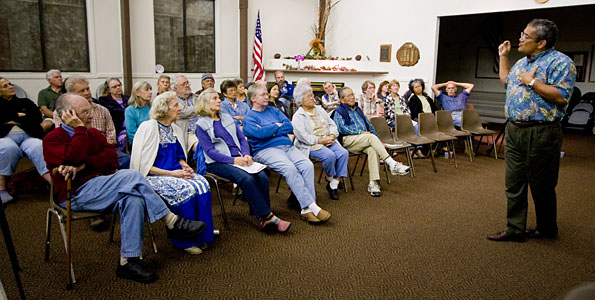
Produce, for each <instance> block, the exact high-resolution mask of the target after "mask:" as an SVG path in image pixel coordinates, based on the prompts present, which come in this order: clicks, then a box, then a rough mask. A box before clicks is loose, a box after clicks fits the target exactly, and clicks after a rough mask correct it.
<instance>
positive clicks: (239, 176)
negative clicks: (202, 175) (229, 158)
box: [207, 162, 271, 218]
mask: <svg viewBox="0 0 595 300" xmlns="http://www.w3.org/2000/svg"><path fill="white" fill-rule="evenodd" d="M207 171H208V172H210V173H213V174H215V175H217V176H220V177H223V178H225V179H227V180H230V181H231V182H234V183H237V184H238V185H239V186H240V188H242V191H243V194H244V197H246V200H247V201H248V204H249V205H250V214H253V215H255V216H256V217H257V218H263V217H266V216H267V215H268V214H269V213H270V212H271V199H270V198H269V179H268V177H267V175H266V173H265V172H264V171H260V172H258V173H256V174H250V173H248V172H246V171H244V170H242V169H239V168H236V167H234V166H232V165H230V164H223V163H217V162H216V163H211V164H208V165H207Z"/></svg>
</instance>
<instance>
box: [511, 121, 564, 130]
mask: <svg viewBox="0 0 595 300" xmlns="http://www.w3.org/2000/svg"><path fill="white" fill-rule="evenodd" d="M557 122H559V121H552V122H547V121H510V123H512V125H514V126H516V127H518V128H527V127H533V126H540V125H550V124H554V123H557Z"/></svg>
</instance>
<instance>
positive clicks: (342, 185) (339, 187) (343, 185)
mask: <svg viewBox="0 0 595 300" xmlns="http://www.w3.org/2000/svg"><path fill="white" fill-rule="evenodd" d="M337 190H345V184H344V183H343V181H342V180H339V186H338V187H337Z"/></svg>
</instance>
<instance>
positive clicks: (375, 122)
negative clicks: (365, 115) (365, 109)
mask: <svg viewBox="0 0 595 300" xmlns="http://www.w3.org/2000/svg"><path fill="white" fill-rule="evenodd" d="M370 123H372V126H374V129H375V130H376V133H378V136H379V137H380V141H381V142H383V143H385V144H394V143H395V139H394V137H393V134H392V133H391V132H390V127H388V123H386V119H385V118H380V117H373V118H370Z"/></svg>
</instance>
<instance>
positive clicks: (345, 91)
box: [333, 87, 409, 197]
mask: <svg viewBox="0 0 595 300" xmlns="http://www.w3.org/2000/svg"><path fill="white" fill-rule="evenodd" d="M339 97H340V98H341V105H339V107H337V109H336V110H335V113H334V117H333V118H334V120H335V123H336V124H337V127H338V129H339V133H340V134H341V138H342V141H341V142H342V144H343V147H345V149H347V150H348V151H350V152H353V153H366V154H367V155H368V172H369V173H370V183H369V184H368V192H369V193H370V195H372V196H373V197H379V196H380V195H381V194H382V192H381V191H380V186H379V185H378V180H380V173H379V171H378V163H379V161H378V159H382V160H384V162H385V163H387V164H388V166H389V167H390V172H391V174H393V175H406V174H407V173H409V167H407V166H404V165H403V164H401V163H400V162H397V161H395V160H394V159H393V158H392V157H390V155H389V154H388V152H386V149H385V148H384V145H383V144H382V142H381V141H380V139H378V136H377V135H378V134H377V133H376V130H374V126H372V123H370V120H369V119H368V118H367V117H366V116H365V115H364V112H363V111H362V109H361V108H359V107H358V106H357V105H356V104H355V96H354V95H353V90H351V88H348V87H344V88H342V89H341V90H340V91H339Z"/></svg>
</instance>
